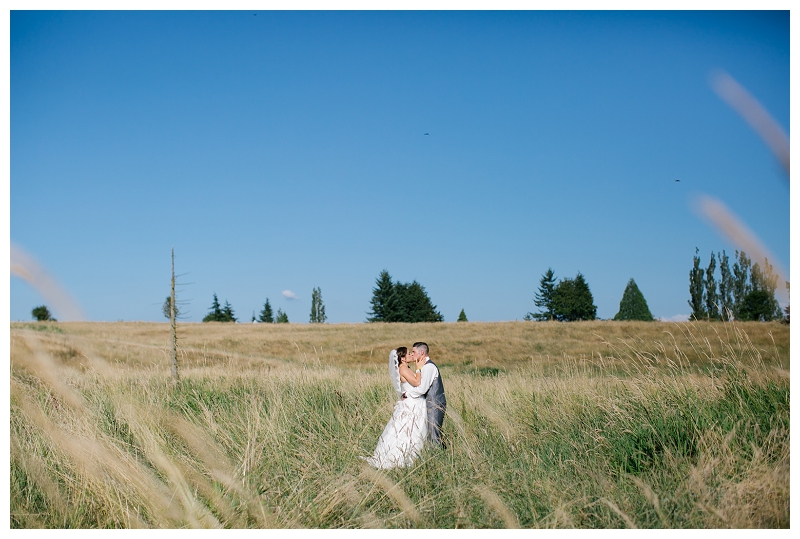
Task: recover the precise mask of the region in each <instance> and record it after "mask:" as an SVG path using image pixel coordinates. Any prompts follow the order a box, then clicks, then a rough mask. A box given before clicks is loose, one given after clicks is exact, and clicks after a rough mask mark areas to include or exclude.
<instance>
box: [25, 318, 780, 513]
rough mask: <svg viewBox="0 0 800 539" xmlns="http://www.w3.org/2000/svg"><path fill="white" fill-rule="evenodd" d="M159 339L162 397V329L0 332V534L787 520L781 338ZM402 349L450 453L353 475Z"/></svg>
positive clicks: (558, 327) (731, 327) (647, 326)
mask: <svg viewBox="0 0 800 539" xmlns="http://www.w3.org/2000/svg"><path fill="white" fill-rule="evenodd" d="M178 337H179V347H180V348H181V352H182V354H181V357H180V360H181V365H180V369H181V371H180V372H181V377H182V381H181V383H180V384H178V385H173V384H172V382H171V381H170V372H169V358H168V353H167V350H168V349H169V338H170V336H169V327H168V325H167V324H156V323H77V322H76V323H33V324H24V323H14V324H12V328H11V372H12V379H11V423H12V424H11V430H12V440H11V442H12V444H11V461H12V477H13V479H12V488H11V492H12V496H11V497H12V501H11V513H12V515H11V517H12V526H13V527H25V528H35V527H76V526H77V527H100V528H103V527H125V528H136V527H161V528H175V527H202V528H219V527H223V528H244V527H256V528H283V527H288V528H297V527H347V528H350V527H361V528H372V527H454V528H455V527H507V528H516V527H539V528H541V527H629V528H634V527H637V528H647V527H732V528H736V527H786V526H788V515H789V507H788V503H789V481H788V470H789V442H788V440H789V437H788V378H789V375H788V370H789V331H788V327H787V326H784V325H781V324H777V323H775V324H757V323H748V324H722V323H694V324H664V323H618V322H588V323H572V324H559V323H532V322H509V323H486V324H484V323H453V324H413V325H411V324H341V325H314V326H308V325H292V324H288V325H284V324H275V325H249V324H247V325H245V324H183V325H181V326H180V329H179V334H178ZM414 340H425V341H427V342H428V343H429V345H431V356H432V357H433V358H434V359H435V360H436V361H437V363H438V364H439V366H440V367H441V369H442V374H443V377H444V381H445V387H446V390H447V395H448V410H447V419H446V422H445V435H446V437H447V439H448V440H449V442H450V443H449V448H448V450H447V451H445V452H442V453H437V454H435V455H434V454H432V455H430V456H428V457H424V458H422V459H420V461H419V462H418V463H417V464H415V465H414V467H412V468H411V469H409V470H395V471H389V472H378V471H375V470H372V469H369V468H364V467H363V465H362V463H361V461H360V460H359V459H358V458H357V457H358V455H368V454H370V453H371V451H372V449H373V448H374V445H375V443H376V440H377V437H378V435H379V434H380V432H381V430H382V428H383V426H384V424H385V422H386V420H387V419H388V417H389V416H390V415H391V410H392V390H391V388H390V387H389V384H388V381H387V376H386V372H385V365H386V356H387V353H388V351H389V350H390V349H391V348H393V347H396V346H398V345H410V344H411V343H412V342H413V341H414ZM344 388H348V389H347V390H345V389H344ZM648 422H649V423H648ZM687 428H690V429H693V432H695V433H696V434H691V435H688V434H687V435H686V436H684V434H685V430H686V429H687ZM672 437H676V438H675V439H673V438H672ZM681 440H683V441H681ZM654 443H655V444H656V445H653V444H654ZM660 444H663V446H662V445H660ZM681 444H689V445H688V446H685V445H681ZM626 470H627V471H626Z"/></svg>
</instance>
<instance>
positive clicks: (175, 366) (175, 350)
mask: <svg viewBox="0 0 800 539" xmlns="http://www.w3.org/2000/svg"><path fill="white" fill-rule="evenodd" d="M171 252H172V279H171V281H170V306H169V307H170V308H169V323H170V326H172V368H171V371H172V381H173V382H175V383H177V382H178V380H179V378H178V326H177V323H176V322H175V315H176V312H175V311H176V310H177V307H176V306H175V248H174V247H173V248H172V249H171Z"/></svg>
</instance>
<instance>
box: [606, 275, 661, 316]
mask: <svg viewBox="0 0 800 539" xmlns="http://www.w3.org/2000/svg"><path fill="white" fill-rule="evenodd" d="M614 320H644V321H647V322H652V321H653V314H652V313H651V312H650V308H649V307H648V306H647V300H645V299H644V294H642V291H641V290H639V287H638V286H636V281H634V280H633V278H631V279H630V280H629V281H628V285H627V286H626V287H625V291H624V292H623V293H622V299H621V300H620V302H619V312H618V313H617V314H615V315H614Z"/></svg>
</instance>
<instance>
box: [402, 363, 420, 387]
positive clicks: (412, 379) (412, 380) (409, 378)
mask: <svg viewBox="0 0 800 539" xmlns="http://www.w3.org/2000/svg"><path fill="white" fill-rule="evenodd" d="M398 370H399V372H400V376H402V377H403V378H405V379H406V382H408V383H409V384H411V385H412V386H414V387H417V386H419V384H420V382H421V381H422V374H421V373H419V372H414V371H412V370H411V369H410V368H408V366H407V365H406V364H405V363H401V364H400V367H399V368H398Z"/></svg>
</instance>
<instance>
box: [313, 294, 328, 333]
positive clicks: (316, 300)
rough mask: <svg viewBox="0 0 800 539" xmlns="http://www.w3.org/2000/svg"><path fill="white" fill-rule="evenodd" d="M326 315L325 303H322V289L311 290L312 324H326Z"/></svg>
mask: <svg viewBox="0 0 800 539" xmlns="http://www.w3.org/2000/svg"><path fill="white" fill-rule="evenodd" d="M327 318H328V317H327V316H325V305H324V304H323V303H322V291H321V290H320V289H319V288H315V289H314V290H313V291H312V292H311V316H310V318H309V322H310V323H312V324H324V323H325V320H327Z"/></svg>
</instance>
